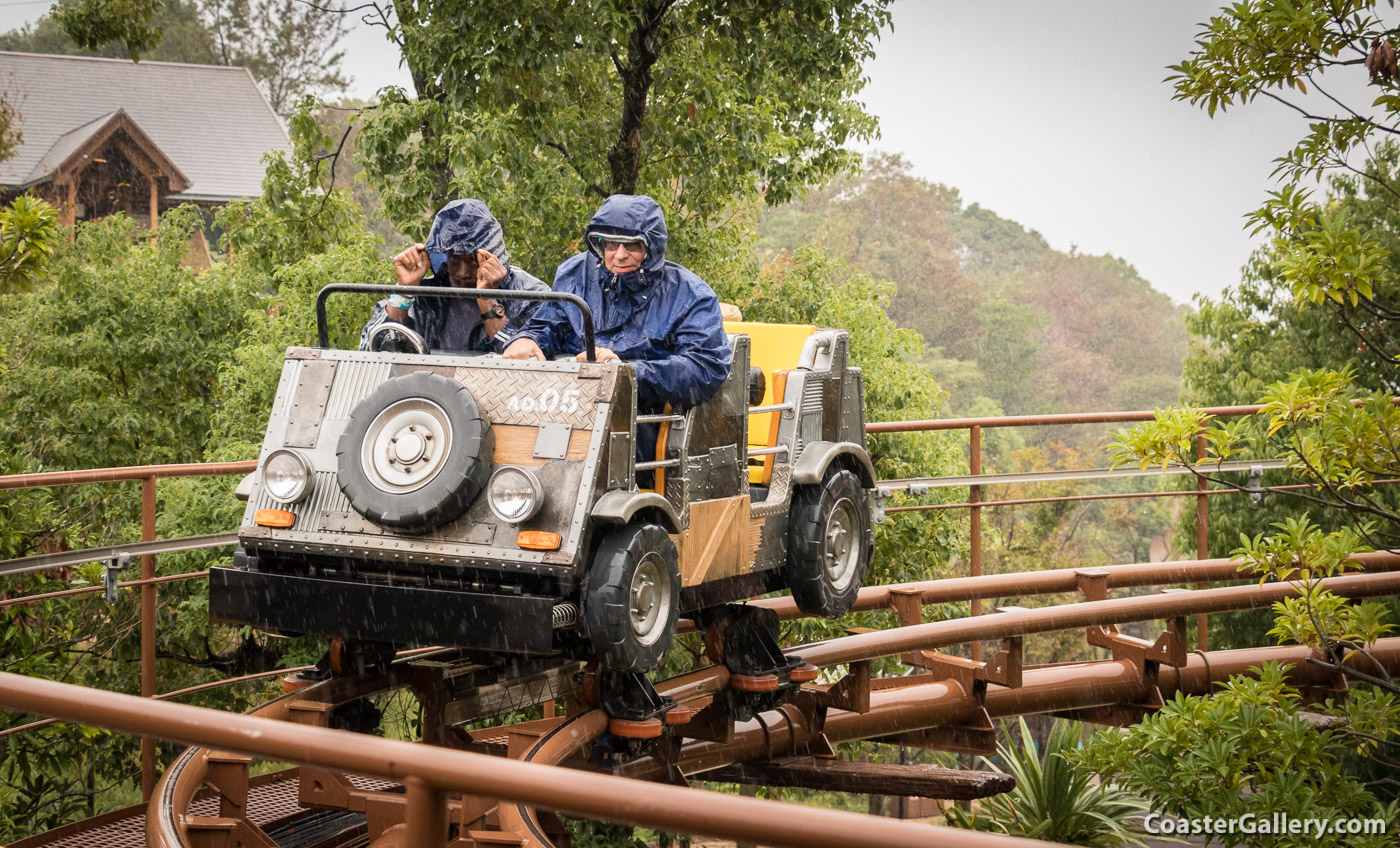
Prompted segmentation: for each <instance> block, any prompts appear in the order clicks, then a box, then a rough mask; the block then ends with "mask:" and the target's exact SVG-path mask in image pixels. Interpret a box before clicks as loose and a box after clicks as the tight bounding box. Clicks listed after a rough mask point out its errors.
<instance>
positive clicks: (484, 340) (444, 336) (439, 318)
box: [360, 199, 548, 353]
mask: <svg viewBox="0 0 1400 848" xmlns="http://www.w3.org/2000/svg"><path fill="white" fill-rule="evenodd" d="M424 247H426V248H427V250H428V257H429V259H430V260H431V261H432V264H433V271H434V273H433V275H432V276H430V277H428V278H426V279H424V280H423V285H425V286H443V287H450V286H451V285H452V281H451V280H450V279H449V278H448V275H447V257H448V255H449V254H468V253H475V252H476V251H478V250H486V251H489V252H491V253H493V254H495V256H496V258H497V259H499V260H501V264H502V265H504V266H505V267H506V278H505V279H504V280H502V281H501V283H500V288H502V289H508V290H511V291H544V290H546V289H547V288H548V287H547V286H546V285H545V284H544V282H543V281H542V280H540V279H538V278H537V277H534V276H532V275H530V274H528V273H526V272H525V271H523V270H521V269H520V268H515V267H513V266H511V264H510V251H508V250H506V244H505V238H504V235H503V234H502V232H501V224H500V222H499V221H497V220H496V217H495V216H494V215H492V214H491V210H490V209H488V208H486V204H485V203H482V202H481V201H480V200H475V199H468V200H454V201H452V202H451V203H449V204H447V205H446V206H444V207H443V208H442V211H440V212H438V213H437V215H436V217H434V218H433V228H432V229H431V230H430V231H429V232H428V239H427V241H426V242H424ZM404 294H406V295H410V296H411V295H412V294H413V289H412V288H410V287H404ZM500 303H501V304H502V305H503V306H504V307H505V310H506V323H505V325H504V326H502V327H501V329H500V330H499V331H498V332H497V333H496V335H495V337H494V338H493V337H491V336H489V335H488V334H487V332H486V326H485V324H483V323H482V320H481V308H480V307H479V306H477V302H476V301H474V300H468V299H466V298H449V297H418V298H414V301H413V305H412V306H410V307H409V308H408V310H407V312H408V317H407V319H406V320H405V321H404V325H405V326H407V327H408V328H409V329H410V330H414V331H415V332H417V333H418V334H419V335H421V336H422V337H423V341H425V342H427V344H428V349H429V350H441V351H451V352H454V353H457V352H469V351H470V352H476V353H491V352H493V351H494V352H496V353H500V352H501V351H502V350H504V349H505V346H506V345H507V344H510V342H511V340H512V339H514V338H515V336H516V334H518V333H519V332H520V329H521V328H522V327H524V326H525V323H526V322H527V321H529V320H530V317H531V316H532V315H534V313H535V309H536V307H538V306H539V304H538V303H531V302H527V301H523V300H502V301H500ZM388 306H389V301H388V299H387V298H386V299H384V300H381V301H379V303H377V304H375V307H374V312H373V313H371V314H370V316H369V321H367V322H366V323H365V326H364V329H363V330H361V331H360V349H361V350H367V349H368V347H369V336H370V333H371V332H373V331H374V328H375V327H378V326H379V325H380V324H382V323H384V322H385V321H387V320H389V313H388Z"/></svg>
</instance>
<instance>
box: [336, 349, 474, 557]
mask: <svg viewBox="0 0 1400 848" xmlns="http://www.w3.org/2000/svg"><path fill="white" fill-rule="evenodd" d="M492 445H493V441H492V438H491V424H490V422H489V421H487V420H486V415H485V413H483V412H482V411H481V408H480V407H479V406H477V403H476V398H474V397H472V394H471V392H469V391H467V388H466V387H465V386H463V385H462V384H460V383H458V382H456V381H455V380H451V379H448V378H447V377H444V376H442V375H440V374H434V373H431V372H428V371H419V372H416V373H413V374H406V375H404V376H402V377H394V378H393V379H391V380H386V381H385V382H384V383H382V384H380V386H379V387H378V388H376V389H375V390H374V391H373V392H371V393H370V394H369V396H368V397H366V398H365V399H364V400H362V401H360V403H359V404H358V405H357V406H356V407H355V409H354V410H353V411H352V412H351V413H350V421H349V423H348V424H347V425H346V427H345V432H344V433H342V434H341V436H340V441H339V442H338V443H337V444H336V449H335V454H336V460H337V462H338V467H337V471H336V481H337V482H338V483H339V484H340V490H341V491H342V492H344V493H345V496H346V497H347V498H349V499H350V506H351V507H353V508H354V510H355V511H356V512H358V513H359V514H360V515H363V516H364V517H365V518H368V519H369V520H370V521H373V522H374V523H375V524H379V525H382V526H384V527H389V528H392V529H394V530H400V531H403V532H407V533H426V532H428V531H430V530H434V529H436V528H438V527H441V526H442V525H444V524H446V523H448V522H449V521H455V520H456V519H458V518H460V517H461V516H462V513H464V512H466V511H467V507H468V506H470V505H471V502H472V501H473V500H474V499H475V498H476V496H477V495H478V494H480V492H481V490H482V488H484V487H485V486H486V481H487V478H488V477H489V476H490V473H491V452H492Z"/></svg>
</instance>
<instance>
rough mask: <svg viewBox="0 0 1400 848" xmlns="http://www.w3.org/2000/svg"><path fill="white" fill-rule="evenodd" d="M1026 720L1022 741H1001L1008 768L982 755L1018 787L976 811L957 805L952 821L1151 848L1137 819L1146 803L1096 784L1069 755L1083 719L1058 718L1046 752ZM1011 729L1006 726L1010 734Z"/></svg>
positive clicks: (1100, 846) (1097, 844) (1101, 847)
mask: <svg viewBox="0 0 1400 848" xmlns="http://www.w3.org/2000/svg"><path fill="white" fill-rule="evenodd" d="M1020 724H1021V744H1020V745H1015V744H1012V743H1011V742H1005V743H1002V744H999V745H997V759H999V760H1001V761H1002V762H1004V763H1005V764H1006V770H1003V769H1002V768H1001V767H1000V766H999V765H998V764H997V762H995V761H993V760H991V759H988V758H986V757H983V758H982V760H983V762H984V763H986V764H987V766H988V767H989V768H992V769H995V770H996V771H999V772H1002V773H1003V774H1005V773H1010V774H1011V776H1012V777H1014V778H1016V788H1015V789H1013V790H1011V791H1010V792H1006V793H1004V794H1001V795H996V796H994V797H992V798H989V799H987V800H986V801H984V802H983V803H982V809H981V810H980V811H979V812H976V813H969V812H967V811H965V810H962V809H960V808H957V807H954V808H952V809H951V810H949V811H948V813H947V821H948V823H949V824H951V825H953V826H955V827H962V828H967V829H970V830H988V831H995V832H999V833H1006V834H1010V835H1012V836H1024V837H1028V838H1030V839H1044V840H1048V841H1050V842H1062V843H1068V844H1072V845H1088V846H1094V848H1108V846H1117V845H1139V846H1145V844H1146V843H1144V842H1143V841H1142V839H1140V838H1139V837H1138V835H1137V831H1136V830H1135V828H1134V827H1133V826H1132V824H1131V819H1132V818H1133V817H1134V816H1136V815H1139V814H1141V813H1143V812H1145V811H1146V809H1147V807H1146V805H1145V804H1143V803H1142V802H1141V801H1138V800H1137V799H1135V798H1133V797H1132V796H1130V795H1128V794H1126V793H1124V792H1122V791H1120V790H1118V789H1116V788H1114V787H1113V786H1112V785H1111V784H1095V783H1094V782H1093V780H1092V776H1091V775H1090V773H1089V772H1088V771H1087V770H1083V769H1079V768H1076V767H1075V766H1074V765H1073V764H1071V763H1070V762H1069V760H1067V759H1066V758H1065V757H1064V754H1066V753H1068V752H1070V751H1073V750H1075V748H1077V747H1078V745H1079V739H1080V725H1079V724H1078V723H1076V722H1066V721H1057V722H1055V725H1054V726H1053V727H1052V728H1051V730H1050V737H1049V738H1048V739H1046V740H1045V752H1044V755H1043V756H1042V755H1041V752H1040V751H1039V750H1038V749H1037V745H1036V744H1035V740H1034V739H1033V738H1031V733H1030V728H1028V727H1026V720H1025V719H1024V718H1022V719H1021V720H1020ZM1006 730H1007V728H1006V726H1005V725H1003V726H1002V735H1003V736H1004V737H1005V736H1007V733H1006Z"/></svg>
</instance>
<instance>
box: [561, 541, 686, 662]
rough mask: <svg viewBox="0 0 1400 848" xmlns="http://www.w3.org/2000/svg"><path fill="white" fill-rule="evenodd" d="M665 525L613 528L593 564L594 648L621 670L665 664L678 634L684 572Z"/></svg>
mask: <svg viewBox="0 0 1400 848" xmlns="http://www.w3.org/2000/svg"><path fill="white" fill-rule="evenodd" d="M678 561H679V557H678V556H677V554H676V545H675V543H674V542H672V541H671V537H670V536H669V535H667V533H666V531H665V529H663V528H661V527H659V526H657V525H655V524H645V523H640V522H633V523H631V524H627V525H624V526H622V527H616V528H613V529H610V530H608V531H607V532H606V534H605V535H604V536H603V539H602V542H601V543H600V544H599V545H598V551H597V553H596V554H595V555H594V557H593V564H592V566H591V567H590V568H589V569H588V578H587V580H586V581H585V586H584V595H583V604H582V606H583V622H584V626H585V627H586V628H587V631H588V639H589V642H590V643H591V645H592V647H593V652H594V654H596V655H597V657H598V660H599V662H601V663H602V664H603V665H604V666H606V667H608V668H611V669H616V670H618V671H637V672H642V671H651V670H652V669H655V668H657V667H659V666H660V665H661V662H662V660H663V659H664V658H665V657H666V651H667V649H669V648H670V647H671V639H672V638H673V637H674V636H675V634H676V620H677V619H678V617H679V612H680V610H679V604H680V595H681V572H680V566H679V563H678Z"/></svg>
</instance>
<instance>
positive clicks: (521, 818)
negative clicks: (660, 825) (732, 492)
mask: <svg viewBox="0 0 1400 848" xmlns="http://www.w3.org/2000/svg"><path fill="white" fill-rule="evenodd" d="M983 579H986V578H983ZM1322 582H1323V585H1325V586H1326V587H1327V588H1329V589H1331V590H1332V591H1334V592H1336V593H1337V594H1339V595H1342V596H1345V597H1353V598H1359V597H1372V596H1376V595H1386V594H1393V593H1394V592H1396V591H1397V590H1400V574H1382V575H1354V576H1350V577H1337V578H1330V579H1328V580H1326V581H1322ZM1298 588H1299V587H1298V586H1295V585H1293V584H1288V583H1282V584H1269V585H1262V586H1261V585H1257V584H1253V585H1247V586H1238V587H1231V588H1227V589H1213V590H1206V591H1187V592H1182V593H1179V594H1170V595H1160V596H1151V597H1146V598H1120V599H1113V600H1107V601H1096V602H1087V603H1079V604H1069V605H1065V606H1061V607H1055V608H1049V609H1042V610H1027V611H1024V612H1014V613H1013V612H1000V613H997V614H994V615H985V616H981V617H979V618H976V619H973V618H968V619H962V620H959V621H949V622H937V623H933V624H925V625H916V626H906V627H901V628H897V629H895V630H889V631H877V632H874V633H864V634H859V635H854V636H847V637H843V638H839V639H833V640H831V641H828V642H819V643H816V644H812V645H803V646H799V647H796V648H792V649H790V653H792V654H796V655H799V656H801V657H802V658H803V659H804V660H805V661H807V662H810V663H813V664H815V665H817V666H822V667H830V666H833V665H841V664H846V663H854V662H859V661H862V660H870V659H875V658H877V657H881V656H891V655H895V654H901V653H904V652H906V651H913V650H927V649H932V648H938V647H943V646H947V645H953V644H961V643H966V642H974V643H975V642H978V641H981V640H984V639H991V638H1001V637H1007V636H1023V635H1029V634H1032V633H1043V632H1049V631H1054V630H1063V629H1070V628H1077V627H1086V626H1090V625H1108V624H1117V623H1126V622H1129V621H1141V620H1144V619H1150V618H1157V617H1166V616H1179V615H1189V614H1194V613H1202V612H1224V611H1228V610H1239V609H1251V608H1258V607H1261V606H1266V605H1268V604H1271V603H1273V602H1274V601H1276V600H1278V599H1280V598H1283V597H1288V596H1290V595H1292V594H1294V593H1296V592H1297V591H1298ZM1374 647H1375V649H1376V651H1377V652H1379V653H1376V654H1375V656H1376V657H1377V659H1378V661H1380V662H1381V663H1382V664H1383V665H1385V666H1386V668H1387V670H1388V671H1400V639H1385V640H1381V641H1380V642H1378V643H1377V645H1376V646H1374ZM1227 653H1230V654H1231V656H1228V657H1222V658H1221V662H1219V663H1216V662H1215V661H1214V660H1213V659H1211V658H1208V657H1201V664H1200V665H1194V664H1193V663H1192V662H1191V661H1190V660H1189V659H1188V663H1187V666H1186V667H1185V668H1184V669H1183V670H1182V671H1181V672H1180V673H1179V674H1178V675H1177V678H1178V680H1179V684H1174V685H1181V686H1191V687H1195V688H1194V689H1192V690H1191V691H1193V692H1195V693H1203V692H1204V691H1208V689H1209V686H1210V684H1211V683H1212V682H1217V681H1220V680H1224V679H1225V677H1223V676H1221V675H1222V674H1225V673H1242V672H1243V671H1244V669H1247V668H1248V664H1249V663H1251V662H1258V661H1260V660H1261V659H1268V658H1274V656H1273V655H1274V653H1275V650H1274V649H1263V650H1261V651H1255V652H1252V653H1248V654H1245V653H1238V654H1236V653H1233V652H1227ZM1276 653H1277V654H1278V655H1279V656H1278V658H1286V659H1290V660H1292V661H1295V662H1297V663H1298V665H1297V666H1295V669H1298V670H1299V671H1298V674H1299V675H1300V678H1299V679H1300V680H1301V681H1303V682H1305V683H1306V682H1310V681H1315V680H1321V679H1327V678H1329V677H1330V675H1331V672H1330V670H1327V669H1318V668H1316V667H1315V666H1313V665H1312V664H1310V663H1307V662H1306V659H1307V657H1310V656H1316V654H1315V653H1314V652H1312V651H1311V650H1310V649H1306V648H1297V647H1291V648H1281V649H1278V650H1277V652H1276ZM1365 662H1369V660H1367V659H1366V658H1365V657H1364V655H1358V656H1355V657H1349V658H1348V663H1349V664H1352V665H1353V666H1354V665H1355V664H1359V663H1365ZM1166 669H1167V667H1165V666H1164V667H1163V672H1165V671H1166ZM1163 676H1164V678H1165V679H1166V680H1167V681H1171V680H1172V679H1173V675H1172V674H1171V673H1166V674H1164V675H1163ZM728 677H729V672H728V670H727V669H726V668H725V667H724V666H710V667H706V668H702V669H699V670H697V671H694V672H691V673H689V674H686V675H682V676H681V677H678V678H674V679H672V680H670V681H666V682H665V683H663V684H661V685H659V686H658V691H660V692H661V693H662V694H664V695H668V696H670V697H672V698H675V699H676V700H677V701H678V702H681V703H687V702H692V701H694V700H695V699H697V698H702V697H705V696H710V695H714V694H717V693H718V692H720V691H722V690H723V689H724V688H725V686H726V685H727V682H728ZM932 678H933V676H930V675H925V676H924V677H923V680H924V681H928V682H924V683H921V684H919V685H914V686H909V687H902V688H899V689H894V690H884V691H872V692H870V693H869V704H868V709H867V710H865V711H863V712H853V711H841V710H839V709H834V710H830V711H829V712H828V713H827V717H826V720H825V722H824V724H823V726H822V727H821V728H818V727H816V726H814V723H813V722H812V721H811V720H810V719H809V718H808V716H807V715H806V714H805V713H804V712H803V711H802V710H800V709H796V708H794V707H793V706H792V705H784V706H783V707H781V708H779V709H778V710H776V711H772V712H770V713H768V714H766V718H763V719H762V720H755V721H750V722H747V723H746V724H744V725H740V726H737V727H735V728H734V730H733V733H732V736H731V738H730V739H728V740H727V741H725V742H694V743H690V744H687V745H685V746H684V747H683V748H682V749H681V751H680V752H679V753H678V754H677V758H676V760H675V765H676V767H677V768H679V769H680V770H681V772H683V773H685V774H687V775H689V774H696V773H702V772H704V771H709V770H711V769H715V768H720V767H722V766H725V765H729V764H731V763H733V762H736V761H740V760H744V759H752V758H755V757H761V756H770V757H777V756H787V755H791V754H796V753H802V752H803V749H804V746H806V745H809V744H811V743H813V742H814V741H816V739H817V737H818V735H819V734H823V733H824V734H825V735H826V737H827V739H828V741H833V742H834V741H841V740H846V739H860V738H871V737H886V736H891V735H895V734H898V733H901V732H906V731H910V730H915V729H918V728H931V727H937V726H941V725H956V724H961V723H966V722H968V721H969V719H971V718H973V716H975V715H976V714H977V712H978V709H979V708H984V709H986V711H987V713H988V714H989V715H1000V716H1006V715H1015V714H1020V713H1034V712H1051V711H1057V710H1068V709H1074V708H1086V707H1110V706H1114V705H1118V704H1133V703H1137V702H1140V701H1142V700H1143V699H1144V698H1146V697H1147V696H1148V695H1149V694H1150V693H1151V689H1152V688H1153V686H1154V683H1153V681H1152V680H1151V679H1150V672H1149V671H1148V668H1147V664H1143V663H1135V662H1133V661H1131V660H1113V661H1108V662H1096V663H1077V664H1066V665H1063V666H1052V667H1049V668H1041V669H1029V670H1027V671H1025V672H1024V675H1023V679H1022V684H1021V686H1019V687H1016V688H1002V687H988V689H987V690H986V692H985V695H984V696H983V697H982V698H981V703H979V701H978V699H977V698H976V697H973V696H972V695H971V693H969V692H968V691H967V690H965V689H964V688H963V687H962V685H961V684H960V683H959V682H958V681H956V680H952V679H947V680H933V679H932ZM607 726H608V724H607V718H606V717H605V716H603V715H602V713H601V711H598V710H594V711H592V712H589V713H585V714H583V715H581V716H578V717H575V718H573V719H570V720H568V721H566V722H565V723H563V724H561V725H559V726H558V727H557V728H555V730H554V731H552V732H551V733H548V734H546V735H545V736H543V737H541V739H540V740H539V741H538V742H537V743H535V744H534V745H533V746H532V747H531V749H530V750H529V751H528V752H527V753H526V754H525V759H526V760H527V761H531V762H544V763H561V762H564V761H566V760H568V759H569V758H571V757H574V756H575V755H577V754H578V752H580V751H581V750H584V749H585V748H586V746H587V745H589V744H590V743H591V742H592V740H594V739H596V738H597V737H598V736H600V735H601V734H602V733H603V731H604V730H606V729H607ZM668 768H669V766H667V765H665V764H662V763H659V762H657V761H656V760H655V759H654V758H653V759H647V760H643V761H638V762H634V763H632V764H629V766H627V767H625V768H624V769H623V773H624V774H627V775H629V776H634V777H646V778H652V779H658V778H663V777H664V776H665V775H666V773H667V769H668ZM542 806H544V807H545V808H546V809H549V808H550V806H549V805H548V804H546V805H542ZM499 813H500V817H501V822H502V827H503V828H506V829H510V830H512V831H515V832H516V833H517V834H524V835H528V836H530V837H531V838H532V839H533V840H534V841H532V842H529V843H527V844H528V845H530V846H535V845H541V846H543V845H548V841H547V839H545V838H544V835H543V829H542V828H541V827H540V825H539V822H538V819H537V817H536V813H535V810H534V808H533V807H532V806H530V805H529V804H528V803H521V804H516V805H511V806H509V807H503V808H501V809H500V810H499ZM693 832H704V831H703V830H702V831H693Z"/></svg>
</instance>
